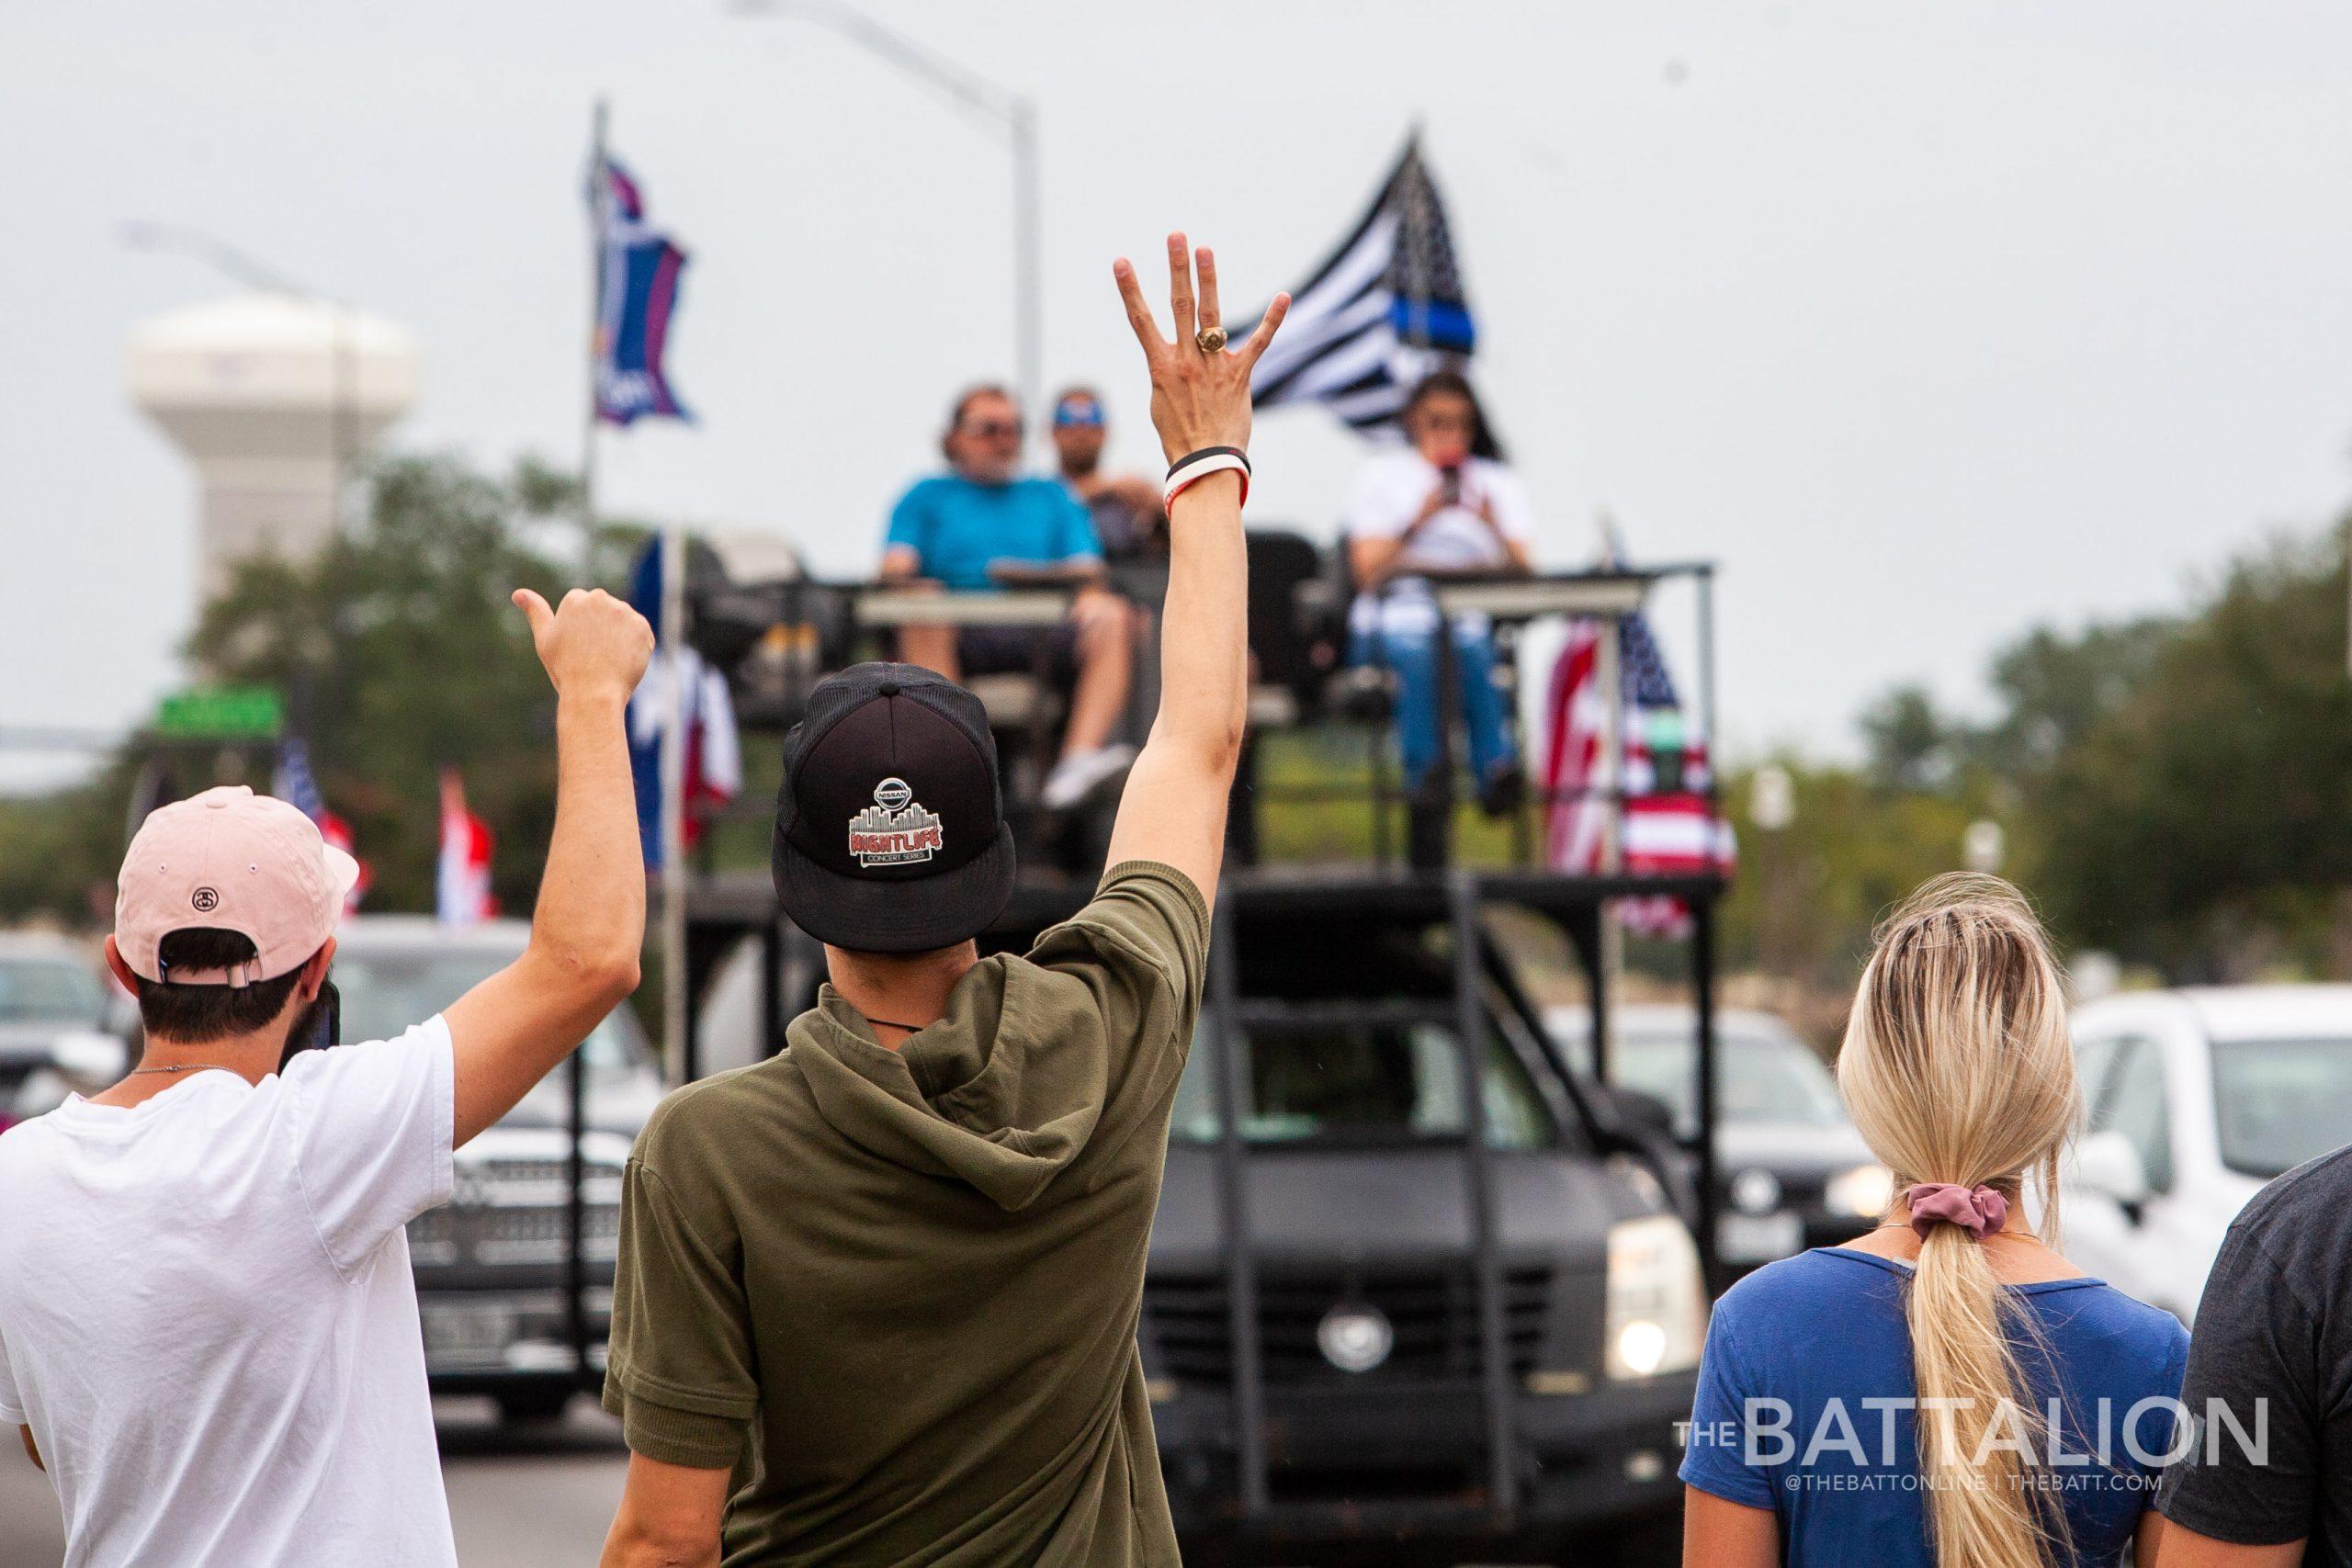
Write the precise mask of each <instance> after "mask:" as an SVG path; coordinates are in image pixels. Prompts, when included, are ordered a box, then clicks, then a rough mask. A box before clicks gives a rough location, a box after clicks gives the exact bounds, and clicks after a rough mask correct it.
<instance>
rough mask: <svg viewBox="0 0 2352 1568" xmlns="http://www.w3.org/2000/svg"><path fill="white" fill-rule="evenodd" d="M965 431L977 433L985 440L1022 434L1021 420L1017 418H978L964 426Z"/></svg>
mask: <svg viewBox="0 0 2352 1568" xmlns="http://www.w3.org/2000/svg"><path fill="white" fill-rule="evenodd" d="M963 433H964V434H967V435H977V436H978V437H979V438H980V439H981V440H983V441H993V440H996V439H997V438H998V437H1000V436H1005V435H1018V434H1021V422H1020V421H1019V420H1017V419H976V420H973V421H971V422H970V423H967V424H966V425H965V426H964V427H963Z"/></svg>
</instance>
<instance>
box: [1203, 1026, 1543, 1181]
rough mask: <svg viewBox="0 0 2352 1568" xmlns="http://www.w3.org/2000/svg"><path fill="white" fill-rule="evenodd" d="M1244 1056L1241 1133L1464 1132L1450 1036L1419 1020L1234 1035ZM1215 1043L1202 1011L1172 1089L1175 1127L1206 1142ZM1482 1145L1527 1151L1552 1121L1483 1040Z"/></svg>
mask: <svg viewBox="0 0 2352 1568" xmlns="http://www.w3.org/2000/svg"><path fill="white" fill-rule="evenodd" d="M1237 1033H1238V1036H1239V1038H1238V1040H1237V1041H1236V1043H1237V1044H1238V1045H1239V1046H1240V1047H1241V1048H1242V1049H1243V1050H1245V1051H1246V1052H1247V1053H1248V1054H1249V1062H1250V1071H1249V1075H1248V1077H1249V1102H1248V1104H1247V1105H1246V1106H1245V1108H1244V1111H1243V1115H1242V1122H1241V1134H1242V1136H1243V1137H1245V1138H1247V1139H1249V1140H1250V1142H1252V1143H1261V1144H1276V1143H1301V1142H1309V1141H1319V1142H1325V1143H1358V1144H1363V1143H1377V1144H1399V1143H1414V1142H1420V1141H1435V1140H1442V1139H1446V1138H1455V1139H1458V1138H1460V1137H1462V1136H1463V1134H1464V1128H1465V1126H1466V1121H1465V1118H1464V1114H1463V1111H1464V1106H1463V1100H1462V1070H1461V1056H1460V1055H1459V1053H1458V1052H1457V1051H1456V1049H1455V1046H1454V1039H1455V1036H1454V1032H1453V1030H1451V1029H1447V1028H1445V1027H1443V1026H1442V1025H1440V1024H1433V1023H1422V1022H1397V1021H1315V1022H1312V1023H1300V1024H1286V1025H1283V1026H1282V1027H1280V1028H1278V1029H1267V1028H1260V1029H1256V1030H1247V1029H1245V1030H1239V1031H1237ZM1215 1066H1216V1039H1215V1037H1214V1036H1213V1035H1212V1034H1211V1032H1210V1025H1209V1021H1208V1020H1207V1018H1206V1017H1205V1016H1204V1017H1203V1019H1202V1021H1201V1024H1200V1027H1199V1028H1198V1029H1197V1030H1195V1031H1194V1032H1193V1053H1192V1057H1191V1060H1189V1061H1188V1062H1187V1063H1186V1064H1185V1066H1184V1076H1183V1077H1182V1080H1181V1081H1180V1082H1179V1083H1178V1084H1177V1087H1176V1105H1175V1118H1174V1128H1173V1133H1174V1135H1175V1136H1176V1137H1177V1138H1179V1139H1183V1140H1187V1141H1190V1142H1193V1143H1214V1142H1216V1139H1217V1137H1218V1136H1219V1134H1220V1132H1221V1131H1222V1126H1223V1124H1222V1123H1221V1122H1219V1120H1218V1118H1217V1113H1216V1081H1215V1079H1214V1077H1213V1076H1212V1075H1213V1073H1214V1070H1215ZM1485 1083H1486V1095H1485V1100H1486V1110H1487V1142H1488V1143H1489V1144H1490V1145H1492V1146H1494V1147H1496V1148H1506V1149H1528V1148H1537V1147H1540V1146H1542V1145H1544V1144H1545V1143H1546V1142H1547V1141H1548V1129H1549V1119H1548V1118H1547V1117H1546V1116H1545V1114H1544V1107H1543V1104H1542V1102H1541V1101H1540V1100H1538V1099H1537V1097H1536V1092H1535V1088H1534V1085H1533V1084H1532V1083H1531V1082H1529V1081H1528V1077H1527V1073H1526V1070H1525V1069H1524V1068H1523V1067H1522V1066H1521V1064H1520V1062H1519V1059H1518V1058H1517V1057H1516V1056H1514V1055H1511V1053H1510V1051H1508V1050H1506V1049H1504V1048H1503V1045H1502V1043H1501V1042H1499V1041H1498V1040H1493V1039H1490V1040H1489V1041H1488V1043H1487V1064H1486V1074H1485Z"/></svg>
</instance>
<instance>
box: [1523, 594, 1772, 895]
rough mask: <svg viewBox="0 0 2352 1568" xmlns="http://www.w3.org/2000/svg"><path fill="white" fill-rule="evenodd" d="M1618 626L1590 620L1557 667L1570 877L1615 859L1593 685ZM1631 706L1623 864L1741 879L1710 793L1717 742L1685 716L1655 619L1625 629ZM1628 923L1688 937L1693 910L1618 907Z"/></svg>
mask: <svg viewBox="0 0 2352 1568" xmlns="http://www.w3.org/2000/svg"><path fill="white" fill-rule="evenodd" d="M1609 624H1610V623H1608V622H1605V621H1593V620H1582V621H1577V623H1575V625H1574V626H1572V627H1571V629H1570V632H1569V637H1568V643H1567V646H1566V648H1565V649H1562V650H1561V653H1560V659H1559V662H1558V663H1557V664H1555V666H1554V667H1553V670H1552V689H1551V695H1550V701H1549V704H1548V712H1549V714H1550V720H1551V722H1550V726H1549V730H1548V734H1549V741H1548V744H1547V746H1546V748H1545V753H1544V786H1545V789H1546V790H1547V792H1548V794H1547V796H1546V798H1547V799H1549V801H1550V802H1551V810H1550V820H1549V823H1548V829H1549V833H1548V837H1549V843H1548V846H1547V847H1548V850H1549V853H1550V857H1551V863H1552V865H1553V866H1554V867H1555V869H1557V870H1560V871H1566V872H1573V873H1577V874H1586V875H1590V874H1597V873H1599V872H1600V871H1601V870H1602V869H1604V867H1603V862H1604V860H1605V858H1606V853H1607V843H1608V838H1607V831H1608V824H1609V815H1610V810H1611V802H1610V800H1609V798H1608V795H1607V794H1606V790H1607V785H1608V770H1607V768H1606V767H1605V765H1604V762H1603V758H1602V755H1601V746H1602V743H1603V740H1604V739H1605V733H1604V732H1605V730H1606V728H1607V725H1608V719H1609V714H1608V709H1607V707H1606V706H1605V705H1604V704H1605V703H1606V701H1607V699H1606V697H1604V696H1603V695H1602V694H1601V691H1600V682H1599V681H1598V680H1597V679H1596V678H1595V671H1596V669H1597V668H1598V666H1599V663H1600V639H1601V638H1602V637H1604V636H1606V635H1607V633H1608V626H1609ZM1616 625H1617V627H1618V634H1617V635H1618V644H1617V649H1618V655H1617V659H1618V670H1619V673H1620V675H1621V677H1622V680H1621V685H1622V687H1623V694H1622V700H1623V710H1622V715H1621V717H1620V719H1619V728H1618V737H1619V740H1620V742H1621V749H1620V753H1619V754H1620V757H1621V758H1622V765H1621V767H1620V769H1619V783H1620V786H1621V787H1622V788H1623V791H1624V795H1625V802H1624V809H1623V815H1622V816H1621V817H1620V818H1619V819H1618V845H1619V850H1620V853H1621V863H1622V864H1623V867H1624V869H1625V871H1626V872H1627V873H1628V874H1632V875H1635V876H1642V875H1650V876H1694V875H1705V874H1711V873H1712V874H1715V875H1720V876H1728V875H1730V874H1731V872H1732V868H1733V865H1734V864H1735V863H1736V848H1735V845H1734V842H1733V839H1732V831H1731V825H1730V824H1729V823H1727V822H1725V821H1724V820H1723V818H1721V817H1719V816H1717V815H1716V814H1715V809H1714V807H1713V802H1712V801H1710V800H1709V798H1708V795H1707V792H1708V789H1709V787H1710V785H1711V784H1712V783H1713V773H1712V770H1711V767H1710V764H1709V761H1708V756H1707V739H1706V737H1705V736H1703V735H1692V734H1690V733H1689V732H1688V731H1687V730H1686V729H1685V728H1684V725H1683V719H1682V708H1681V704H1680V702H1679V700H1678V699H1677V697H1676V695H1675V691H1674V679H1673V677H1672V676H1671V675H1669V674H1668V672H1667V668H1666V659H1665V656H1664V655H1663V654H1661V653H1660V652H1659V651H1658V646H1657V637H1654V636H1653V635H1651V632H1650V627H1649V622H1648V621H1647V619H1645V617H1644V616H1642V615H1640V614H1638V613H1636V614H1634V615H1628V616H1626V617H1625V618H1624V619H1623V620H1622V621H1620V622H1617V623H1616ZM1617 908H1618V916H1619V918H1620V919H1623V921H1624V923H1625V924H1626V926H1627V927H1628V928H1630V929H1632V930H1634V931H1641V932H1644V933H1645V934H1648V935H1654V936H1675V935H1679V934H1681V933H1683V932H1684V931H1688V930H1689V929H1690V920H1691V912H1690V910H1689V909H1688V908H1684V906H1683V903H1682V900H1681V899H1679V898H1673V897H1664V896H1660V897H1647V898H1627V899H1622V900H1620V901H1619V903H1618V906H1617Z"/></svg>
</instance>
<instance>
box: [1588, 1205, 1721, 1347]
mask: <svg viewBox="0 0 2352 1568" xmlns="http://www.w3.org/2000/svg"><path fill="white" fill-rule="evenodd" d="M1604 1335H1605V1337H1604V1339H1603V1346H1604V1348H1605V1356H1604V1358H1603V1360H1604V1364H1605V1365H1606V1367H1607V1369H1608V1371H1609V1375H1610V1376H1611V1377H1612V1378H1646V1377H1654V1376H1656V1375H1657V1373H1659V1372H1674V1371H1682V1370H1683V1369H1684V1368H1686V1367H1695V1366H1697V1365H1698V1364H1699V1351H1700V1348H1702V1346H1703V1345H1704V1344H1705V1342H1706V1337H1707V1289H1706V1286H1705V1284H1704V1283H1703V1282H1702V1280H1701V1279H1700V1276H1699V1248H1698V1247H1697V1245H1696V1244H1695V1243H1693V1242H1692V1241H1691V1230H1690V1227H1689V1226H1687V1225H1685V1224H1683V1223H1682V1222H1681V1221H1680V1220H1679V1219H1677V1218H1676V1217H1675V1216H1673V1215H1672V1214H1645V1215H1643V1216H1642V1217H1641V1218H1640V1219H1637V1220H1621V1221H1619V1222H1618V1223H1617V1224H1613V1225H1611V1226H1610V1227H1609V1306H1608V1317H1607V1326H1606V1328H1605V1330H1604Z"/></svg>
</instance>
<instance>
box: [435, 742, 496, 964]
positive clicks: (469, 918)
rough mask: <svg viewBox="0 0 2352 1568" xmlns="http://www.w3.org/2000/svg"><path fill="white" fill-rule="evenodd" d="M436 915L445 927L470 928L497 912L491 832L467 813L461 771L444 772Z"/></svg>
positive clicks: (450, 769) (442, 779)
mask: <svg viewBox="0 0 2352 1568" xmlns="http://www.w3.org/2000/svg"><path fill="white" fill-rule="evenodd" d="M497 912H498V901H497V900H496V899H494V898H492V897H491V896H490V829H489V828H488V826H486V825H485V824H484V823H483V821H482V819H481V818H479V817H477V816H475V815H474V814H473V813H472V812H470V811H469V810H467V809H466V788H465V785H464V784H460V783H458V770H457V769H455V768H444V769H442V770H441V867H440V874H439V875H438V876H437V877H436V878H435V915H436V916H437V917H438V919H440V921H441V923H442V924H443V925H445V926H470V925H475V924H477V923H479V922H481V921H482V920H486V919H490V918H491V916H492V915H494V914H496V913H497Z"/></svg>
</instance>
